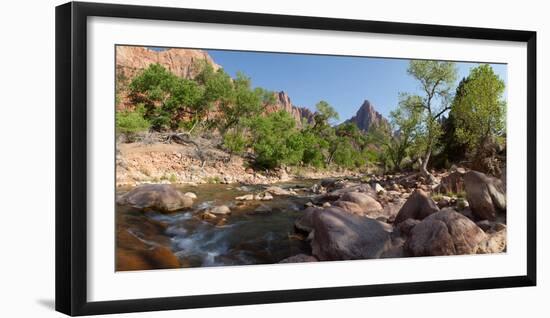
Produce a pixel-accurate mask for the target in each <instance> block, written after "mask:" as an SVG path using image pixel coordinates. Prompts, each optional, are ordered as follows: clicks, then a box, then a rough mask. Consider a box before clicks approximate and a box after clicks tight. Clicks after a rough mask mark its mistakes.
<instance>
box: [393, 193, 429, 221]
mask: <svg viewBox="0 0 550 318" xmlns="http://www.w3.org/2000/svg"><path fill="white" fill-rule="evenodd" d="M437 211H439V208H438V207H437V204H436V203H435V202H434V201H433V200H432V198H430V197H429V196H428V194H427V193H426V192H424V191H422V190H420V189H417V190H415V191H414V192H413V194H411V196H409V198H408V199H407V201H406V202H405V204H403V206H402V207H401V209H400V210H399V212H398V213H397V216H396V217H395V221H394V223H395V224H399V223H401V222H403V221H405V220H406V219H416V220H422V219H424V218H425V217H427V216H429V215H430V214H433V213H435V212H437Z"/></svg>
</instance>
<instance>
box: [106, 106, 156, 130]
mask: <svg viewBox="0 0 550 318" xmlns="http://www.w3.org/2000/svg"><path fill="white" fill-rule="evenodd" d="M144 113H145V108H144V107H143V105H138V107H136V109H135V110H134V111H128V110H126V111H119V112H117V114H116V116H115V118H116V130H117V131H118V132H120V133H125V134H132V133H137V132H141V131H146V130H148V129H149V127H150V125H151V124H150V123H149V121H148V120H147V119H145V118H143V116H144Z"/></svg>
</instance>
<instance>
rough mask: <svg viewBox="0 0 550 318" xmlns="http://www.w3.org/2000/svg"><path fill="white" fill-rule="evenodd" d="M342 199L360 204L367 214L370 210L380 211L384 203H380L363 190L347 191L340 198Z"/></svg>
mask: <svg viewBox="0 0 550 318" xmlns="http://www.w3.org/2000/svg"><path fill="white" fill-rule="evenodd" d="M340 200H341V201H348V202H353V203H356V204H358V205H359V206H360V207H361V208H362V209H363V210H364V211H365V214H368V213H369V212H379V211H381V210H382V205H380V203H378V201H376V200H375V199H374V198H373V197H371V196H370V195H368V194H365V193H361V192H347V193H344V194H343V195H342V197H341V198H340Z"/></svg>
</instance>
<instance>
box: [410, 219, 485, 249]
mask: <svg viewBox="0 0 550 318" xmlns="http://www.w3.org/2000/svg"><path fill="white" fill-rule="evenodd" d="M485 239H486V235H485V233H484V232H483V230H481V229H480V228H479V227H478V226H477V225H476V224H475V223H474V222H472V221H471V220H470V219H468V218H467V217H465V216H463V215H462V214H460V213H458V212H456V211H454V210H452V209H443V210H441V211H439V212H436V213H433V214H431V215H430V216H428V217H426V218H425V219H424V220H422V222H420V223H419V224H417V225H415V226H414V227H413V228H412V229H411V231H410V235H409V237H408V239H407V242H406V247H407V249H408V251H409V253H410V254H411V255H412V256H438V255H459V254H475V253H476V252H477V250H478V245H479V244H480V243H481V242H482V241H483V240H485Z"/></svg>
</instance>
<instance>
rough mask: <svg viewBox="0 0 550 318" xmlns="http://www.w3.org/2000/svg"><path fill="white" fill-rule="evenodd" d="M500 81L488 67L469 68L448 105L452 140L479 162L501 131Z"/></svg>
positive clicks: (502, 112)
mask: <svg viewBox="0 0 550 318" xmlns="http://www.w3.org/2000/svg"><path fill="white" fill-rule="evenodd" d="M504 89H505V84H504V81H503V80H501V79H500V78H499V77H498V75H496V74H495V72H494V71H493V68H492V67H491V66H490V65H488V64H484V65H480V66H478V67H475V68H472V69H471V70H470V73H469V75H468V77H467V78H466V79H465V80H464V81H463V83H462V85H461V91H460V92H459V94H457V95H456V98H455V99H454V101H453V104H452V112H453V115H454V119H455V123H456V131H455V135H456V138H457V139H458V140H459V141H460V142H462V143H464V144H466V145H467V148H468V150H469V151H470V152H472V153H474V158H475V159H477V160H479V159H480V158H481V156H482V155H483V152H484V149H485V148H486V147H487V145H488V143H489V142H492V141H494V140H495V139H496V138H497V137H499V136H502V135H503V134H504V132H505V131H504V130H505V118H504V116H505V112H506V102H505V101H504V100H503V93H504Z"/></svg>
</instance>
